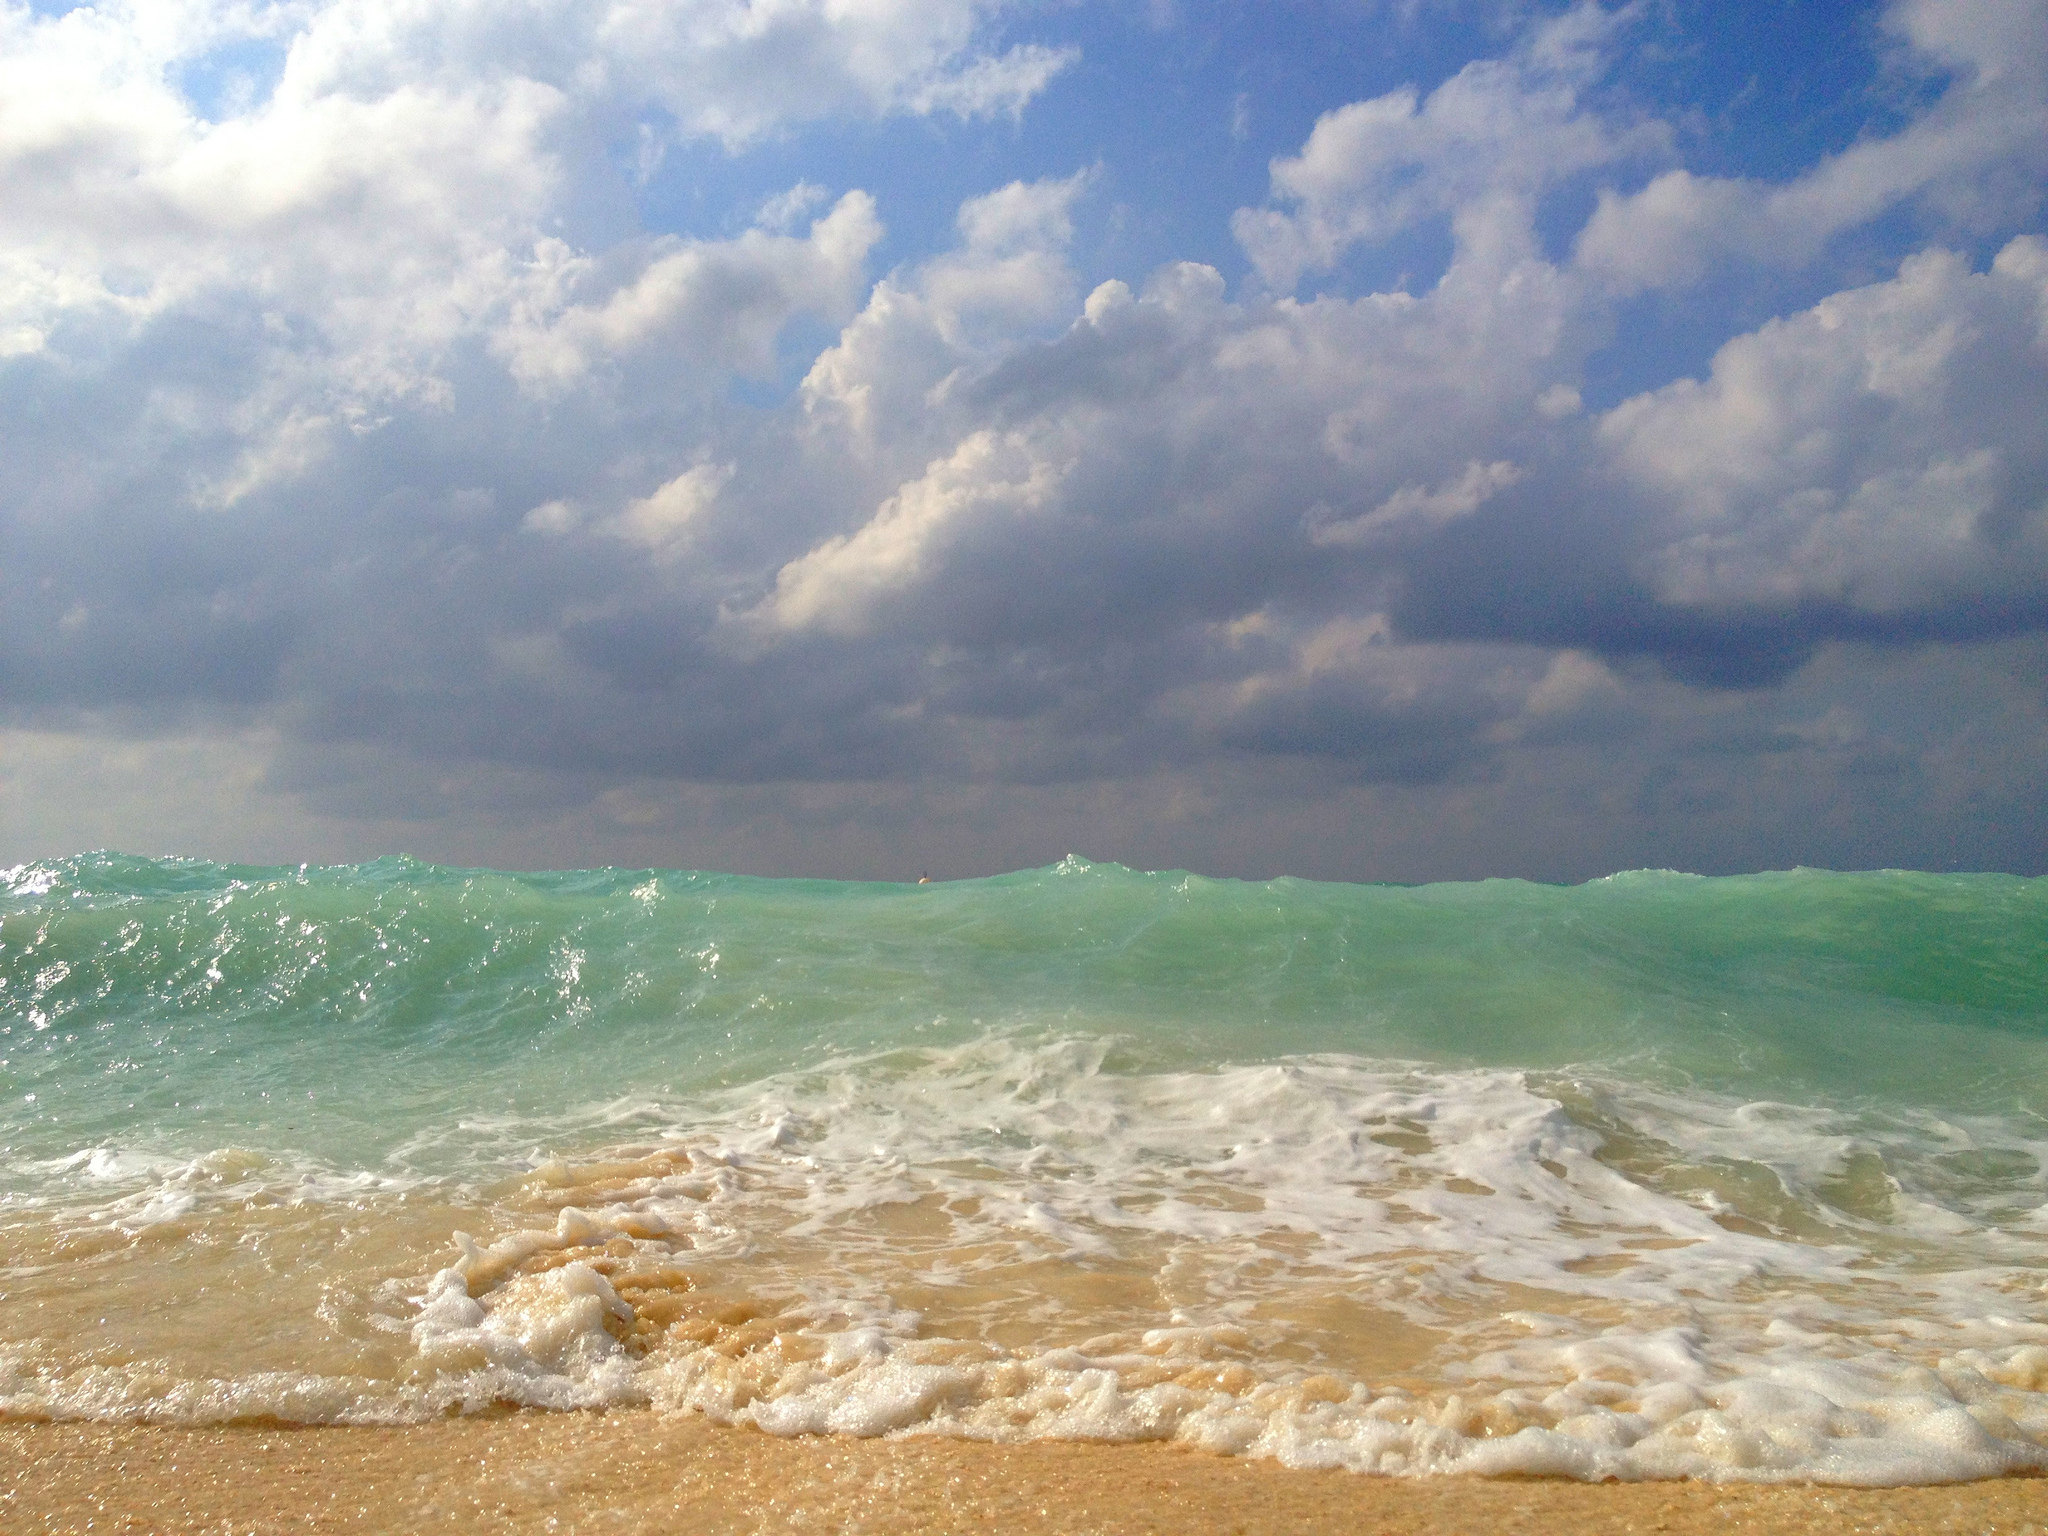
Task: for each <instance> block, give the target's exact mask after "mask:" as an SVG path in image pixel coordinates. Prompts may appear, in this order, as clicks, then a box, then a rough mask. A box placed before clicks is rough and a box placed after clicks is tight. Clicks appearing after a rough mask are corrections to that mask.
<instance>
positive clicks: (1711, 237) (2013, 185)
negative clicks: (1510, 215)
mask: <svg viewBox="0 0 2048 1536" xmlns="http://www.w3.org/2000/svg"><path fill="white" fill-rule="evenodd" d="M1886 21H1887V24H1888V27H1889V28H1890V30H1891V31H1892V33H1893V34H1894V35H1895V36H1896V37H1897V38H1898V40H1899V43H1900V46H1901V55H1902V56H1901V59H1900V60H1899V64H1900V67H1901V68H1902V69H1911V68H1916V67H1917V68H1925V67H1930V66H1932V67H1937V68H1940V69H1943V70H1947V71H1952V72H1953V73H1954V76H1955V78H1954V80H1953V82H1952V83H1951V84H1950V85H1949V86H1948V88H1947V89H1946V90H1945V91H1944V93H1943V94H1942V96H1941V97H1940V99H1939V100H1938V101H1937V102H1936V104H1935V105H1934V107H1933V108H1932V109H1931V110H1929V111H1927V112H1926V113H1924V114H1922V115H1921V116H1919V117H1918V118H1916V119H1915V120H1914V121H1912V122H1910V123H1908V124H1907V125H1906V126H1905V127H1903V128H1901V129H1899V130H1898V131H1897V132H1895V133H1892V134H1889V135H1882V136H1873V137H1869V138H1865V139H1862V140H1860V141H1859V142H1857V143H1855V144H1853V145H1851V146H1850V147H1848V148H1847V149H1844V150H1842V151H1841V152H1840V153H1839V154H1834V155H1830V156H1828V157H1827V158H1826V159H1824V160H1822V161H1821V162H1820V163H1819V164H1818V165H1816V166H1814V167H1813V168H1812V169H1810V170H1808V171H1806V172H1805V173H1803V174H1801V175H1799V176H1796V177H1794V178H1792V179H1791V180H1790V181H1787V182H1783V183H1775V184H1774V183H1769V182H1765V181H1761V180H1756V179H1752V178H1744V177H1728V176H1698V175H1694V174H1693V173H1692V172H1690V171H1687V170H1684V169H1682V168H1680V169H1673V170H1668V171H1665V172H1663V173H1662V174H1660V175H1659V176H1657V177H1655V178H1654V179H1653V180H1652V181H1651V182H1650V183H1649V184H1648V185H1647V186H1645V187H1643V188H1641V189H1640V190H1637V191H1634V192H1623V191H1620V190H1618V189H1615V188H1607V189H1604V190H1603V191H1602V192H1601V194H1600V203H1599V207H1598V208H1597V209H1596V210H1595V212H1594V214H1593V217H1592V218H1591V219H1590V220H1589V221H1588V222H1587V224H1586V227H1585V228H1584V229H1583V230H1582V231H1581V232H1580V234H1579V238H1578V262H1579V265H1580V267H1581V268H1582V269H1584V270H1586V271H1587V272H1589V273H1593V274H1596V275H1597V276H1598V277H1599V278H1600V279H1602V280H1603V281H1605V282H1606V283H1608V284H1610V285H1612V286H1613V287H1614V288H1615V289H1616V290H1617V291H1620V292H1624V293H1626V292H1633V291H1637V290H1640V289H1644V288H1654V287H1661V286H1667V285H1672V284H1681V283H1688V282H1691V281H1694V280H1695V279H1697V278H1698V277H1700V276H1701V275H1702V274H1703V273H1704V272H1706V271H1707V270H1708V269H1709V268H1711V267H1713V266H1714V265H1716V264H1718V263H1721V262H1724V261H1728V260H1740V261H1744V262H1749V263H1762V264H1766V265H1799V264H1803V263H1806V262H1810V261H1812V260H1813V259H1814V258H1815V257H1816V256H1818V255H1819V254H1820V252H1821V250H1822V249H1823V248H1824V247H1825V246H1826V245H1827V243H1828V241H1829V240H1831V239H1833V238H1834V237H1835V236H1836V235H1838V234H1840V233H1842V232H1843V231H1844V230H1847V229H1852V228H1855V227H1857V226H1859V225H1862V224H1865V223H1867V222H1868V221H1870V220H1871V219H1874V218H1876V217H1878V216H1879V215H1881V214H1883V213H1885V212H1886V211H1887V210H1889V209H1891V208H1894V207H1896V206H1897V205H1899V204H1900V203H1902V202H1905V201H1907V200H1908V199H1913V198H1922V199H1926V200H1929V201H1931V202H1933V203H1935V204H1937V205H1941V206H1945V207H1946V208H1947V209H1948V210H1949V211H1950V212H1951V213H1952V214H1954V215H1956V216H1958V217H1960V218H1961V219H1962V220H1963V221H1965V222H1966V223H1968V224H1978V225H1990V226H1993V227H1996V225H1997V224H1999V223H2001V222H2003V221H2004V220H2006V219H2008V218H2010V217H2012V216H2013V215H2015V214H2018V215H2019V216H2021V217H2026V216H2029V215H2032V214H2034V213H2037V212H2038V211H2039V210H2040V208H2041V206H2042V204H2041V189H2042V185H2043V182H2044V180H2048V15H2044V14H2043V11H2042V8H2041V6H2040V5H2039V4H2038V3H2035V0H1972V3H1969V4H1943V3H1939V0H1905V3H1900V4H1896V5H1893V6H1892V7H1891V8H1890V9H1889V10H1888V12H1887V13H1886Z"/></svg>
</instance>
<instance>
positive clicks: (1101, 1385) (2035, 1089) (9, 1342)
mask: <svg viewBox="0 0 2048 1536" xmlns="http://www.w3.org/2000/svg"><path fill="white" fill-rule="evenodd" d="M0 891H4V894H0V1147H4V1155H0V1413H7V1414H15V1415H22V1414H29V1415H45V1416H86V1417H103V1418H132V1419H152V1420H168V1421H188V1422H197V1421H218V1420H222V1419H232V1418H238V1417H252V1416H253V1417H272V1418H285V1419H294V1420H304V1421H319V1422H327V1421H334V1422H357V1421H396V1420H404V1419H409V1418H417V1417H420V1416H422V1415H430V1414H437V1413H443V1412H450V1411H462V1410H473V1409H479V1408H483V1407H487V1406H490V1405H493V1404H503V1403H518V1404H528V1405H534V1406H541V1407H563V1408H568V1407H589V1406H600V1405H606V1404H625V1403H634V1404H646V1403H652V1404H654V1405H657V1406H660V1407H664V1408H671V1409H684V1410H695V1411H701V1412H705V1413H708V1414H711V1415H713V1416H715V1417H718V1418H721V1419H726V1420H730V1421H733V1422H744V1423H750V1424H754V1425H757V1426H759V1427H760V1428H762V1429H765V1430H769V1431H771V1432H774V1433H783V1434H793V1433H811V1432H821V1431H837V1432H847V1433H856V1434H882V1433H920V1432H942V1433H950V1434H958V1435H966V1436H975V1437H982V1438H990V1439H1017V1438H1034V1437H1036V1438H1087V1439H1099V1440H1129V1439H1156V1438H1178V1439H1182V1440H1186V1441H1189V1442H1192V1443H1195V1444H1198V1445H1202V1446H1206V1447H1209V1448H1212V1449H1216V1450H1222V1451H1231V1452H1242V1453H1249V1454H1259V1455H1269V1456H1275V1457H1278V1458H1280V1459H1282V1460H1284V1461H1287V1462H1289V1463H1292V1464H1296V1465H1304V1466H1348V1467H1355V1468H1359V1469H1362V1470H1372V1471H1383V1472H1400V1473H1419V1472H1431V1471H1481V1472H1509V1471H1522V1472H1537V1473H1559V1474H1565V1475H1571V1476H1580V1477H1595V1478H1597V1477H1610V1476H1614V1477H1625V1478H1628V1477H1668V1476H1692V1477H1704V1478H1740V1479H1762V1480H1770V1479H1801V1480H1823V1481H1836V1482H1847V1483H1902V1482H1924V1481H1938V1480H1944V1479H1954V1478H1965V1477H1977V1476H1986V1475H1994V1474H1997V1473H2002V1472H2008V1471H2015V1470H2023V1469H2033V1468H2044V1467H2048V1310H2044V1306H2048V1188H2044V1186H2048V1172H2044V1170H2048V1119H2044V1115H2048V1073H2044V1069H2048V882H2044V881H2041V880H2025V879H2017V878H2011V877H2005V876H1995V875H1926V874H1912V873H1901V872H1883V873H1873V874H1835V873H1827V872H1821V871H1809V870H1798V871H1792V872H1789V873H1781V874H1768V875H1754V876H1742V877H1730V878H1714V879H1706V878H1699V877H1694V876H1686V875H1678V874H1671V873H1668V872H1660V871H1643V872H1637V873H1631V874H1625V875H1617V876H1613V877H1610V878H1608V879H1606V880H1600V881H1594V882H1592V883H1590V884H1587V885H1583V886H1577V887H1572V888H1558V887H1549V886H1536V885H1529V884H1524V883H1520V882H1513V881H1488V882H1484V883H1480V884H1459V885H1437V886H1425V887H1417V888H1399V887H1383V886H1346V885H1327V884H1312V883H1307V882H1301V881H1293V880H1276V881H1272V882H1269V883H1265V884H1250V883H1241V882H1234V881H1218V880H1206V879H1202V878H1199V877H1196V876H1191V875H1185V874H1180V873H1169V874H1141V873H1136V872H1133V871H1130V870H1127V869H1123V868H1120V867H1118V866H1115V865H1107V864H1089V863H1087V862H1085V861H1082V860H1079V859H1068V860H1066V861H1064V862H1062V863H1061V864H1058V865H1056V866H1053V867H1052V868H1049V869H1042V870H1030V871H1024V872H1021V873H1018V874H1013V875H1006V876H1002V877H999V878H995V879H989V880H979V881H966V882H958V883H947V884H941V885H928V886H907V885H883V884H874V885H861V884H846V883H828V882H812V881H778V880H756V879H747V878H741V877H736V876H728V875H715V874H702V873H679V872H648V871H640V872H620V871H611V870H607V871H598V872H580V873H558V874H545V875H515V874H503V873H496V872H492V871H482V870H453V869H441V868H435V867H432V866H427V865H422V864H419V863H416V862H412V861H409V860H404V859H385V860H379V861H377V862H376V863H372V864H366V865H361V866H356V867H349V868H332V869H311V868H306V869H257V868H235V867H223V866H218V865H212V864H203V863H196V862H189V861H177V860H163V861H155V860H146V859H136V858H127V857H121V856H116V855H106V854H94V855H87V856H82V857H79V858H75V859H71V860H65V861H59V862H53V863H47V864H39V865H24V866H21V867H19V868H16V869H13V870H8V871H4V872H0Z"/></svg>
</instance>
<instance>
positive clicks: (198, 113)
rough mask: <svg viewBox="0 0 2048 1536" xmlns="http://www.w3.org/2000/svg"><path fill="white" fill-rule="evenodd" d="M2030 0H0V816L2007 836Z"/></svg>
mask: <svg viewBox="0 0 2048 1536" xmlns="http://www.w3.org/2000/svg"><path fill="white" fill-rule="evenodd" d="M2044 192H2048V0H1884V3H1878V4H1867V5H1860V6H1859V5H1844V4H1827V5H1822V4H1816V3H1806V0H1717V3H1713V4H1707V3H1704V0H1638V3H1635V4H1619V5H1617V4H1602V3H1596V0H1581V3H1577V4H1533V3H1523V0H1479V3H1465V0H1393V3H1381V0H1256V3H1255V0H1213V3H1202V0H126V3H123V0H110V3H108V4H106V5H101V6H68V5H63V4H51V3H46V0H31V3H29V4H26V5H24V4H21V3H18V0H0V863H12V862H17V861H20V860H23V859H29V858H40V857H46V856H53V855H61V854H67V853H74V852H79V851H83V850H86V849H92V848H113V849H119V850H123V851H127V852H132V853H140V854H150V855H158V854H181V855H189V856H194V857H205V858H213V859H221V860H228V861H236V862H259V863H296V862H301V861H312V862H339V861H349V862H353V861H358V860H364V859H370V858H375V857H378V856H380V855H384V854H390V853H397V852H405V853H410V854H413V855H415V856H418V857H421V858H425V859H430V860H434V861H437V862H443V863H454V864H466V865H493V866H498V867H506V868H535V867H586V866H596V865H606V864H616V865H627V866H633V867H647V866H662V867H689V868H715V869H727V870H735V871H742V872H749V873H764V874H778V875H815V876H829V877H845V878H858V879H901V878H915V877H916V876H917V875H918V874H920V873H924V872H927V871H928V872H929V873H931V874H932V875H933V876H934V877H936V878H946V877H955V876H967V875H975V874H985V873H990V872H994V871H997V870H1002V869H1011V868H1019V867H1026V866H1034V865H1043V864H1046V863H1050V862H1052V861H1054V860H1056V859H1058V858H1060V857H1061V856H1062V855H1064V854H1067V853H1070V852H1072V853H1079V854H1082V855H1084V856H1087V857H1091V858H1099V859H1115V860H1118V861H1120V862H1123V863H1127V864H1131V865H1133V866H1137V867H1144V868H1188V869H1194V870H1198V871H1202V872H1205V873H1211V874H1218V875H1233V876H1244V877H1265V876H1269V875H1275V874H1294V875H1300V876H1306V877H1311V878H1318V879H1341V880H1398V881H1423V880H1436V879H1468V878H1480V877H1485V876H1495V875H1500V876H1518V877H1523V878H1530V879H1539V880H1552V881H1576V880H1583V879H1588V878H1592V877H1596V876H1599V875H1602V874H1606V873H1609V872H1611V871H1614V870H1618V869H1628V868H1641V867H1658V868H1676V869H1686V870H1693V871H1697V872H1701V873H1724V872H1732V871H1744V870H1755V869H1768V868H1782V867H1788V866H1792V865H1802V864H1803V865H1813V866H1826V867H1835V868H1869V867H1889V866H1902V867H1914V868H1926V869H1982V870H2008V871H2013V872H2017V873H2023V874H2032V873H2040V872H2042V871H2044V870H2048V793H2044V792H2043V790H2042V786H2043V785H2044V784H2048V206H2044Z"/></svg>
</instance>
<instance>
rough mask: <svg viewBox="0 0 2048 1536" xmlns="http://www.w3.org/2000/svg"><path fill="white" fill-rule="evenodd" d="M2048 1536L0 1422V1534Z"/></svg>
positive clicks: (862, 1454) (1724, 1500)
mask: <svg viewBox="0 0 2048 1536" xmlns="http://www.w3.org/2000/svg"><path fill="white" fill-rule="evenodd" d="M434 1530H451V1531H453V1530H461V1531H486V1532H499V1531H502V1532H529V1531H531V1532H550V1533H574V1532H588V1533H600V1532H601V1533H605V1536H635V1533H642V1532H647V1533H652V1532H688V1533H691V1536H697V1533H706V1536H710V1533H720V1532H742V1531H745V1532H766V1531H873V1532H926V1531H929V1532H954V1531H961V1532H964V1531H974V1532H990V1533H993V1532H1001V1533H1002V1536H1013V1533H1027V1532H1039V1531H1044V1532H1100V1533H1105V1536H1108V1533H1126V1532H1128V1533H1138V1532H1233V1533H1243V1536H1259V1533H1268V1532H1270V1533H1274V1536H1279V1533H1283V1532H1286V1533H1297V1532H1308V1533H1313V1532H1324V1531H1327V1532H1345V1533H1360V1536H1378V1533H1387V1536H1392V1533H1408V1532H1416V1533H1424V1532H1426V1533H1431V1536H1439V1533H1441V1536H1451V1533H1468V1532H1469V1533H1475V1536H1509V1533H1531V1536H1537V1533H1546V1532H1549V1533H1558V1536H1566V1533H1569V1536H1607V1533H1615V1536H1620V1533H1623V1532H1653V1531H1654V1532H1668V1533H1673V1536H1685V1533H1700V1536H1707V1533H1713V1536H1729V1533H1738V1532H1758V1533H1763V1532H1770V1533H1790V1536H1797V1533H1801V1532H1815V1533H1818V1532H1823V1531H1825V1532H1898V1533H1902V1536H1903V1533H1906V1532H1915V1533H1918V1532H1959V1533H1960V1532H1969V1533H1985V1536H1989V1533H1992V1532H1996V1533H1999V1536H2017V1533H2044V1532H2048V1480H2044V1479H2039V1478H2008V1479H2005V1480H2002V1481H1996V1482H1983V1483H1970V1484H1964V1485H1961V1486H1955V1487H1941V1488H1889V1489H1845V1488H1825V1487H1807V1486H1801V1487H1790V1488H1766V1487H1754V1486H1733V1487H1712V1486H1708V1485H1705V1484H1700V1483H1647V1484H1606V1485H1587V1484H1583V1483H1569V1482H1553V1481H1537V1480H1515V1479H1507V1480H1498V1481H1494V1480H1483V1479H1477V1478H1433V1479H1422V1480H1415V1481H1410V1480H1403V1479H1390V1478H1373V1477H1362V1476H1359V1475H1357V1474H1354V1473H1348V1472H1295V1471H1289V1470H1288V1469H1286V1468H1284V1467H1280V1466H1276V1465H1274V1464H1273V1463H1271V1462H1262V1461H1246V1460H1240V1459H1235V1458H1227V1457H1218V1456H1211V1455H1206V1454H1204V1453H1202V1452H1198V1451H1190V1450H1187V1449H1184V1448H1180V1447H1175V1446H1170V1445H1117V1446H1097V1445H1048V1444H1033V1445H1019V1446H992V1445H981V1444H974V1443H970V1442H965V1441H959V1440H943V1439H934V1438H919V1439H912V1440H847V1439H822V1438H820V1439H797V1440H779V1439H775V1438H773V1437H771V1436H768V1435H763V1434H760V1433H757V1432H754V1431H751V1430H736V1429H722V1428H719V1427H717V1426H714V1425H711V1424H709V1423H706V1422H705V1421H704V1420H702V1419H699V1418H686V1417H669V1416H664V1415H659V1414H655V1413H652V1412H644V1411H639V1412H634V1411H628V1412H614V1413H605V1414H538V1413H521V1414H510V1415H506V1416H502V1417H485V1418H474V1419H464V1420H454V1421H450V1420H444V1421H438V1422H435V1423H432V1424H424V1425H417V1426H412V1427H409V1428H403V1429H368V1428H365V1429H308V1428H292V1427H285V1426H277V1425H235V1426H228V1427H222V1428H209V1429H173V1428H158V1427H148V1426H134V1425H107V1424H36V1423H21V1422H11V1423H10V1422H0V1531H4V1532H6V1533H7V1536H28V1533H31V1532H86V1531H90V1532H94V1533H98V1532H137V1533H140V1532H149V1533H152V1536H182V1533H186V1532H192V1533H197V1532H207V1533H209V1536H227V1533H232V1536H268V1533H271V1532H325V1531H392V1532H411V1531H434Z"/></svg>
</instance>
